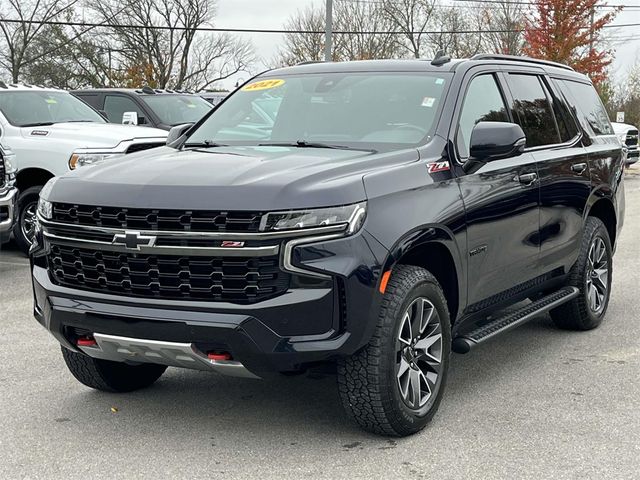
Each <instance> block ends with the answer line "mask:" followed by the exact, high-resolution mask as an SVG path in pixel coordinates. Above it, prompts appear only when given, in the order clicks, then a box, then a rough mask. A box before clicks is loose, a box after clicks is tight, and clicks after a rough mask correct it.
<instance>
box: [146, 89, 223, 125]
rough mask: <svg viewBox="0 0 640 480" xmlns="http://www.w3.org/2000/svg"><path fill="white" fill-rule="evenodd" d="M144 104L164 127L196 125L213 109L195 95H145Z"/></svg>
mask: <svg viewBox="0 0 640 480" xmlns="http://www.w3.org/2000/svg"><path fill="white" fill-rule="evenodd" d="M142 100H143V101H144V103H146V104H147V105H149V108H151V110H153V112H154V113H155V114H156V115H157V116H158V118H159V119H160V122H162V123H164V124H166V125H172V126H173V125H181V124H183V123H196V122H197V121H198V120H200V119H201V118H202V117H204V116H205V115H206V114H207V113H208V112H209V110H211V109H212V108H213V107H212V105H211V104H210V103H209V102H207V101H206V100H205V99H204V98H201V97H199V96H197V95H165V94H159V95H145V96H143V97H142Z"/></svg>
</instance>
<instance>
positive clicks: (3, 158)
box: [0, 144, 18, 247]
mask: <svg viewBox="0 0 640 480" xmlns="http://www.w3.org/2000/svg"><path fill="white" fill-rule="evenodd" d="M14 165H15V155H14V154H13V152H12V151H11V150H10V149H8V148H6V147H3V146H2V145H1V144H0V247H2V245H3V244H4V243H7V242H8V241H9V237H10V236H11V230H12V229H13V222H14V218H15V202H16V198H17V193H18V190H17V189H16V188H15V182H16V170H15V166H14Z"/></svg>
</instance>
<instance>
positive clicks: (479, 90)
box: [456, 74, 509, 158]
mask: <svg viewBox="0 0 640 480" xmlns="http://www.w3.org/2000/svg"><path fill="white" fill-rule="evenodd" d="M478 122H509V115H508V113H507V108H506V105H505V102H504V99H503V98H502V94H501V93H500V89H499V88H498V84H497V83H496V79H495V77H494V76H493V75H492V74H486V75H479V76H477V77H475V78H474V79H473V80H471V83H470V84H469V87H468V88H467V93H466V95H465V98H464V103H463V105H462V111H461V112H460V120H459V121H458V131H457V133H456V145H457V147H458V154H459V155H460V157H461V158H468V157H469V147H470V145H471V132H472V131H473V127H475V126H476V124H477V123H478Z"/></svg>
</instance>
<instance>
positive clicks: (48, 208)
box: [38, 177, 58, 219]
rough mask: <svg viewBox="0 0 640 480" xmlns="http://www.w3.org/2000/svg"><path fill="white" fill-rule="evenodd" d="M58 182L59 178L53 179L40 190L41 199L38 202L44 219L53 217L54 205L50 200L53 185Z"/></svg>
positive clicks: (39, 210)
mask: <svg viewBox="0 0 640 480" xmlns="http://www.w3.org/2000/svg"><path fill="white" fill-rule="evenodd" d="M57 181H58V177H53V178H51V179H50V180H49V181H48V182H47V183H45V184H44V187H42V190H40V199H39V200H38V213H39V214H40V216H41V217H42V218H46V219H51V217H52V216H53V205H52V204H51V202H50V201H49V200H48V198H49V194H50V193H51V189H52V188H53V185H54V184H55V183H56V182H57Z"/></svg>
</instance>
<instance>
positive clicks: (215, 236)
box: [38, 214, 348, 240]
mask: <svg viewBox="0 0 640 480" xmlns="http://www.w3.org/2000/svg"><path fill="white" fill-rule="evenodd" d="M38 220H39V221H40V224H41V225H42V226H43V227H50V228H56V229H65V230H69V231H73V230H77V231H82V232H98V233H107V234H112V235H116V234H122V233H124V232H125V231H126V230H127V229H125V228H112V227H96V226H85V225H75V224H73V223H64V222H55V221H52V220H46V219H44V218H42V217H41V216H40V215H39V214H38ZM347 227H348V225H347V224H346V223H345V224H341V225H330V226H325V227H313V228H308V229H302V230H282V231H275V232H258V233H253V232H235V233H234V232H200V231H187V230H185V231H180V230H170V231H166V230H145V229H136V231H138V232H139V233H140V234H141V235H154V236H156V237H158V238H163V237H166V238H180V239H184V240H272V239H283V238H298V237H308V236H311V235H313V236H317V235H324V234H329V233H338V232H344V231H345V230H346V229H347Z"/></svg>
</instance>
